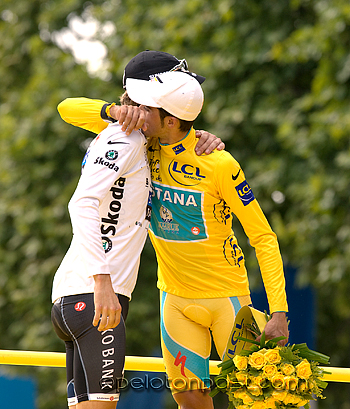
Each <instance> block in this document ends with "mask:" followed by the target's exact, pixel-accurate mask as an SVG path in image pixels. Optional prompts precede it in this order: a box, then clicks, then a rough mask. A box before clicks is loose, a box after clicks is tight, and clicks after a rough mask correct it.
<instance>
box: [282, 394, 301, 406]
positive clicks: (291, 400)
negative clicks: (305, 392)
mask: <svg viewBox="0 0 350 409" xmlns="http://www.w3.org/2000/svg"><path fill="white" fill-rule="evenodd" d="M298 402H299V398H298V397H297V396H295V395H292V394H291V393H288V394H287V396H286V397H285V398H284V399H283V403H284V404H285V405H295V404H297V403H298Z"/></svg>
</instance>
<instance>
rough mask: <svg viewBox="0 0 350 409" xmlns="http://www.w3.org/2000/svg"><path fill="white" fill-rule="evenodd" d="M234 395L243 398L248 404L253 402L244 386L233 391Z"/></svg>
mask: <svg viewBox="0 0 350 409" xmlns="http://www.w3.org/2000/svg"><path fill="white" fill-rule="evenodd" d="M233 396H234V397H235V398H236V399H242V401H243V403H244V404H245V405H248V404H249V403H251V402H253V399H252V398H251V397H250V396H249V395H248V394H247V392H246V391H245V389H243V388H240V389H237V390H236V391H235V392H233Z"/></svg>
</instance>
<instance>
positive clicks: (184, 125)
mask: <svg viewBox="0 0 350 409" xmlns="http://www.w3.org/2000/svg"><path fill="white" fill-rule="evenodd" d="M158 111H159V116H160V122H161V124H162V126H163V125H164V119H165V117H167V116H174V115H171V114H170V113H169V112H167V111H166V110H165V109H163V108H158ZM174 118H176V116H174ZM177 119H178V120H179V121H180V128H179V130H180V131H181V132H188V131H189V130H190V129H191V128H192V126H193V123H194V121H185V120H183V119H180V118H177Z"/></svg>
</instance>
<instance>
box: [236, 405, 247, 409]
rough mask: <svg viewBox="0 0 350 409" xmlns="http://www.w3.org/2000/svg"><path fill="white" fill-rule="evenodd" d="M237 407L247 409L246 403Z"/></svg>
mask: <svg viewBox="0 0 350 409" xmlns="http://www.w3.org/2000/svg"><path fill="white" fill-rule="evenodd" d="M237 409H249V406H248V405H238V406H237Z"/></svg>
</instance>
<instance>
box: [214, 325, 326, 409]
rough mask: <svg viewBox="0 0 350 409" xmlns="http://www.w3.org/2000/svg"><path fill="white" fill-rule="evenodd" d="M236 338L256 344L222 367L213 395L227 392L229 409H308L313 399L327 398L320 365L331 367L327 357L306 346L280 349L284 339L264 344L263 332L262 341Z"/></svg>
mask: <svg viewBox="0 0 350 409" xmlns="http://www.w3.org/2000/svg"><path fill="white" fill-rule="evenodd" d="M237 339H240V340H242V341H246V342H249V343H250V344H253V345H252V346H251V347H250V349H249V350H245V349H243V350H242V351H240V353H239V354H237V355H235V356H234V357H233V359H228V360H226V361H224V362H222V363H221V364H220V365H219V367H221V373H220V375H218V376H217V377H216V378H215V384H216V387H215V388H214V389H213V390H212V391H211V392H210V395H211V396H215V395H216V394H217V393H219V392H223V393H227V395H228V397H229V401H230V405H229V409H233V408H236V409H292V408H298V407H301V406H304V407H305V408H306V409H309V402H310V400H315V397H318V398H324V397H323V395H322V390H323V389H324V388H325V387H326V386H327V383H326V382H324V381H322V377H323V374H324V373H325V372H324V370H323V369H321V368H320V367H319V366H318V365H319V364H322V365H326V364H328V363H329V357H328V356H326V355H323V354H320V353H318V352H315V351H311V350H310V349H309V348H308V347H307V345H306V344H295V345H287V346H285V347H280V346H278V345H277V343H278V341H279V340H281V339H283V337H280V338H275V339H272V340H269V341H267V342H265V333H264V332H263V334H262V337H261V342H257V341H253V340H251V339H246V338H242V337H237Z"/></svg>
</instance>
